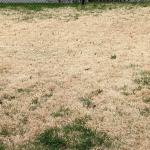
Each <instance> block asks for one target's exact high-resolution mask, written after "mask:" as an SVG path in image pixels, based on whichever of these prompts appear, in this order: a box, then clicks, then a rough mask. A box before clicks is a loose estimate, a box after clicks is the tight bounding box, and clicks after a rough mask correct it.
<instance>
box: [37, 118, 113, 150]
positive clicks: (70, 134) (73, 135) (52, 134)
mask: <svg viewBox="0 0 150 150" xmlns="http://www.w3.org/2000/svg"><path fill="white" fill-rule="evenodd" d="M37 143H38V144H39V145H42V146H44V147H46V148H47V149H53V150H59V149H77V150H90V149H92V148H94V147H96V146H104V147H107V148H108V147H111V145H112V139H111V138H110V137H109V136H108V135H107V134H106V133H105V132H97V131H96V130H92V129H91V128H88V127H87V126H86V119H85V118H81V119H76V120H75V121H74V122H73V123H71V124H68V125H66V126H63V127H62V128H51V129H48V130H46V131H44V132H43V133H42V134H41V135H40V136H39V138H38V139H37Z"/></svg>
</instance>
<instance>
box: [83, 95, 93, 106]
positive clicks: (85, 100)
mask: <svg viewBox="0 0 150 150" xmlns="http://www.w3.org/2000/svg"><path fill="white" fill-rule="evenodd" d="M80 101H81V102H82V104H83V106H84V107H87V108H90V107H92V106H93V100H92V99H91V98H89V97H85V98H84V97H83V98H81V99H80Z"/></svg>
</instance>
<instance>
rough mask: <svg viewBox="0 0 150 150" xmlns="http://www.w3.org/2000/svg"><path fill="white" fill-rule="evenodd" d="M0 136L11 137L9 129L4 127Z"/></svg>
mask: <svg viewBox="0 0 150 150" xmlns="http://www.w3.org/2000/svg"><path fill="white" fill-rule="evenodd" d="M0 135H2V136H9V135H10V132H9V131H8V129H7V128H6V127H2V128H1V130H0Z"/></svg>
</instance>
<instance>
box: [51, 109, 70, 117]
mask: <svg viewBox="0 0 150 150" xmlns="http://www.w3.org/2000/svg"><path fill="white" fill-rule="evenodd" d="M70 113H71V111H70V109H69V108H64V107H60V109H59V110H58V111H56V112H53V113H52V116H53V117H63V116H68V115H69V114H70Z"/></svg>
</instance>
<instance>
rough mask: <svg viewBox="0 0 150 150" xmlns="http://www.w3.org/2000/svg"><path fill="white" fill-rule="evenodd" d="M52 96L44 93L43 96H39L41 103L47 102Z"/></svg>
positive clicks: (50, 93) (51, 93)
mask: <svg viewBox="0 0 150 150" xmlns="http://www.w3.org/2000/svg"><path fill="white" fill-rule="evenodd" d="M52 96H53V92H49V93H46V94H44V95H43V96H41V101H43V102H45V101H47V100H48V98H50V97H52Z"/></svg>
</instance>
